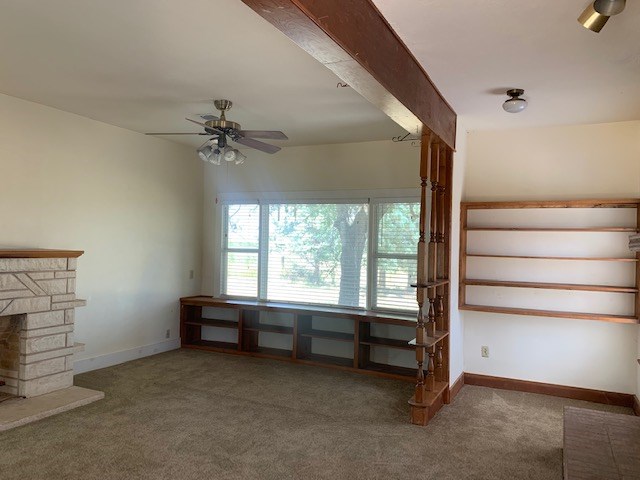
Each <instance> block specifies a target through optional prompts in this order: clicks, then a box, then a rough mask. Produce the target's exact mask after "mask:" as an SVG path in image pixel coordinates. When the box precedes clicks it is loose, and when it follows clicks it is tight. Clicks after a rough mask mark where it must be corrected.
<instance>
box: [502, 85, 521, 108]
mask: <svg viewBox="0 0 640 480" xmlns="http://www.w3.org/2000/svg"><path fill="white" fill-rule="evenodd" d="M523 94H524V90H523V89H521V88H512V89H511V90H507V95H509V97H511V98H509V99H508V100H505V102H504V103H503V104H502V108H503V109H504V111H505V112H509V113H520V112H521V111H523V110H524V109H525V108H527V101H526V100H525V99H524V98H520V96H521V95H523Z"/></svg>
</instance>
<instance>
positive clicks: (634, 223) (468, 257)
mask: <svg viewBox="0 0 640 480" xmlns="http://www.w3.org/2000/svg"><path fill="white" fill-rule="evenodd" d="M639 202H640V200H638V199H623V200H619V199H616V200H577V201H543V202H463V203H462V204H461V213H460V222H461V228H460V235H461V238H460V285H459V289H460V290H459V297H458V298H459V307H460V309H461V310H472V311H479V312H489V313H498V314H515V315H529V316H544V317H557V318H574V319H583V320H599V321H606V322H616V323H638V315H639V314H640V308H639V305H640V295H639V288H638V284H639V281H640V275H639V274H638V273H639V269H640V263H639V260H640V256H639V255H638V254H636V253H632V252H631V251H630V250H629V248H628V243H629V235H630V234H635V233H636V232H638V231H639V230H638V226H639V223H638V216H639V209H638V206H639ZM549 292H553V293H549Z"/></svg>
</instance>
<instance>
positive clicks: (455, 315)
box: [449, 117, 468, 383]
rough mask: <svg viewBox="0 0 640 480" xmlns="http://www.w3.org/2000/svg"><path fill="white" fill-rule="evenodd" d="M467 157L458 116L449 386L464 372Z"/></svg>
mask: <svg viewBox="0 0 640 480" xmlns="http://www.w3.org/2000/svg"><path fill="white" fill-rule="evenodd" d="M467 156H468V148H467V131H466V129H465V126H464V119H463V118H461V117H458V124H457V132H456V152H455V155H454V157H453V190H452V196H453V199H452V202H453V205H452V212H451V218H452V220H451V278H450V281H451V285H450V292H451V293H450V296H451V298H450V309H451V320H450V331H449V336H450V338H449V345H450V347H449V348H450V353H449V357H450V358H449V361H450V363H451V365H450V368H449V374H450V377H451V378H450V380H451V383H453V382H455V381H456V380H457V379H458V378H459V377H460V375H462V373H463V371H464V349H463V342H464V322H463V321H462V315H461V314H460V313H461V312H460V310H458V284H459V278H460V275H459V270H458V263H459V259H460V221H459V219H460V201H461V198H462V194H463V192H464V173H465V170H466V164H467Z"/></svg>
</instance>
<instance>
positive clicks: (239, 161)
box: [236, 150, 247, 165]
mask: <svg viewBox="0 0 640 480" xmlns="http://www.w3.org/2000/svg"><path fill="white" fill-rule="evenodd" d="M246 159H247V156H246V155H245V154H244V153H242V152H241V151H240V150H236V165H240V164H242V163H244V161H245V160H246Z"/></svg>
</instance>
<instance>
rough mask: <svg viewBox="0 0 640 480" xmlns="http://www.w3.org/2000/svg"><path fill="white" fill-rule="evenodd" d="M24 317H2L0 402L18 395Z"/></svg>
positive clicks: (0, 321) (0, 318)
mask: <svg viewBox="0 0 640 480" xmlns="http://www.w3.org/2000/svg"><path fill="white" fill-rule="evenodd" d="M23 317H24V315H10V316H5V317H0V402H2V401H3V400H8V399H9V398H13V397H15V396H16V395H17V394H18V373H19V370H20V330H21V328H22V319H23Z"/></svg>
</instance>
